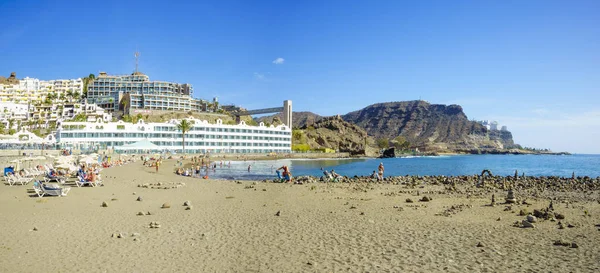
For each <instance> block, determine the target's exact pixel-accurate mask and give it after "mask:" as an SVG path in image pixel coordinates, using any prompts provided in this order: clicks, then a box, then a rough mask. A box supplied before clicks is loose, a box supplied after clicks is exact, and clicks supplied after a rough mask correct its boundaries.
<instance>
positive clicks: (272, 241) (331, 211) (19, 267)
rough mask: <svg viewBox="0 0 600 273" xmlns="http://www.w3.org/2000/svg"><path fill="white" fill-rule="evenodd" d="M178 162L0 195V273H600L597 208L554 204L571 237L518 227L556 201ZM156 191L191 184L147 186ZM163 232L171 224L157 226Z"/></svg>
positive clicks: (543, 225)
mask: <svg viewBox="0 0 600 273" xmlns="http://www.w3.org/2000/svg"><path fill="white" fill-rule="evenodd" d="M172 164H173V161H165V164H164V165H163V167H161V172H160V173H158V174H156V173H154V171H153V169H151V168H148V167H143V166H142V165H141V163H140V162H138V163H131V164H129V165H126V166H123V167H114V168H109V169H106V170H104V171H103V176H104V184H105V185H106V186H104V187H96V188H88V187H85V188H77V187H76V186H72V190H71V192H69V194H68V196H67V197H43V198H38V197H37V196H35V197H32V196H33V195H32V193H28V192H27V190H28V189H30V188H31V184H30V185H28V186H13V187H9V186H0V187H1V188H2V189H1V191H0V230H2V235H3V236H2V237H1V239H0V257H2V262H0V272H340V271H343V272H346V271H350V272H438V271H448V272H600V244H599V243H600V231H599V228H598V227H596V226H595V225H597V224H600V205H599V204H598V202H597V201H593V202H592V201H589V202H583V201H581V202H577V203H575V204H570V205H569V206H568V208H567V207H566V204H564V203H560V204H556V203H555V204H554V207H555V210H556V211H558V212H561V213H563V214H565V216H566V219H565V220H562V221H563V222H564V223H565V224H566V223H571V224H573V225H575V227H573V228H565V229H558V228H557V222H551V221H541V222H539V223H536V224H535V225H536V228H517V227H513V223H514V222H515V221H521V220H522V219H524V217H523V216H518V215H517V213H516V212H518V211H519V210H520V209H521V208H527V209H529V210H530V211H531V210H533V209H534V208H538V209H539V208H544V207H547V206H548V201H546V200H538V201H535V200H530V202H531V203H532V205H530V206H526V205H520V206H513V211H514V212H511V211H504V208H505V206H504V205H497V206H495V207H491V206H486V204H488V203H489V202H490V201H489V199H469V198H467V197H466V196H462V197H461V196H458V197H456V196H452V197H451V196H447V195H430V196H431V197H432V198H433V200H432V201H430V202H418V201H417V200H418V199H419V198H420V197H421V196H413V195H411V194H404V193H399V191H401V190H405V188H404V186H402V185H364V184H363V185H356V184H322V183H315V184H305V185H290V184H273V183H262V182H241V184H238V183H236V182H235V181H216V180H201V179H195V178H187V177H180V176H176V175H174V174H172V173H171V172H170V169H171V168H170V167H167V166H171V165H172ZM157 182H162V183H178V182H183V183H185V186H184V187H181V188H175V189H150V188H139V187H137V185H138V184H142V183H157ZM420 190H421V191H427V190H428V189H427V188H424V189H420ZM134 192H135V195H134ZM594 194H596V195H597V193H594ZM138 196H141V197H142V199H143V200H142V201H136V199H137V198H138ZM496 196H497V197H498V198H497V199H502V198H500V195H499V194H496ZM502 197H504V195H502ZM406 198H412V199H413V200H415V202H414V203H406V202H405V200H406ZM187 200H189V201H190V202H191V203H192V205H193V209H192V210H185V208H186V207H185V206H183V203H184V201H187ZM102 202H106V203H107V204H108V207H102V206H101V204H102ZM165 202H169V203H170V204H171V208H167V209H161V205H162V204H163V203H165ZM460 204H464V205H465V208H464V209H463V210H462V211H460V212H458V213H456V214H452V215H451V216H450V217H445V216H436V214H438V213H441V212H443V211H444V210H446V209H447V208H448V207H450V206H452V205H460ZM140 211H143V212H148V211H149V212H151V213H152V215H144V216H137V215H136V214H137V213H138V212H140ZM278 211H279V212H280V213H279V216H276V213H277V212H278ZM584 211H587V212H588V215H585V212H584ZM499 217H501V220H500V221H497V218H499ZM154 221H159V222H160V224H161V227H160V228H152V229H151V228H148V225H149V223H150V222H154ZM34 227H35V228H36V229H37V231H34V230H33V229H34ZM118 233H122V235H123V236H124V237H123V238H113V237H112V235H113V234H118ZM134 233H139V236H133V237H132V235H133V234H134ZM136 235H137V234H136ZM134 239H135V240H134ZM559 239H560V240H564V241H567V242H569V243H570V242H576V243H577V244H578V246H579V247H578V248H570V247H566V246H554V245H553V242H554V241H555V240H559ZM479 242H481V243H482V244H483V247H477V244H478V243H479Z"/></svg>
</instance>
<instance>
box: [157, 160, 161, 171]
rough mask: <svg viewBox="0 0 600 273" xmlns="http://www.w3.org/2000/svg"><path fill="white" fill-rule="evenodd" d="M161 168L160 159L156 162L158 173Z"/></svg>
mask: <svg viewBox="0 0 600 273" xmlns="http://www.w3.org/2000/svg"><path fill="white" fill-rule="evenodd" d="M159 166H160V159H159V160H156V172H158V167H159Z"/></svg>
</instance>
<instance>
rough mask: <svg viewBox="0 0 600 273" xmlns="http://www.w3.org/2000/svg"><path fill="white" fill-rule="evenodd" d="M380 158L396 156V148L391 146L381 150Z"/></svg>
mask: <svg viewBox="0 0 600 273" xmlns="http://www.w3.org/2000/svg"><path fill="white" fill-rule="evenodd" d="M381 157H382V158H392V157H396V148H394V147H392V148H389V149H386V150H384V151H383V154H382V155H381Z"/></svg>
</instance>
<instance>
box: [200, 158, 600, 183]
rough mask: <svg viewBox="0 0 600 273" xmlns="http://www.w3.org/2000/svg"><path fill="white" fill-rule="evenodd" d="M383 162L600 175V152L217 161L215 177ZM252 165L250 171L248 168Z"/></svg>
mask: <svg viewBox="0 0 600 273" xmlns="http://www.w3.org/2000/svg"><path fill="white" fill-rule="evenodd" d="M380 162H383V165H384V166H385V175H386V176H401V175H446V176H450V175H472V174H479V173H481V171H482V170H484V169H488V170H490V171H492V173H493V174H494V175H503V176H505V175H513V174H514V173H515V170H518V171H519V175H521V174H522V173H523V172H525V175H533V176H563V177H571V175H572V174H573V172H575V175H576V176H590V177H599V176H600V155H452V156H427V157H402V158H389V159H372V158H370V159H282V160H272V161H245V162H244V161H243V162H231V166H230V167H229V162H227V161H226V162H223V163H224V164H223V167H220V164H219V163H220V162H217V168H216V169H215V170H214V171H212V170H211V171H210V172H209V176H210V177H211V178H216V179H219V178H222V179H240V180H262V179H272V178H273V177H274V176H275V169H277V168H278V167H281V166H282V165H287V166H289V167H290V170H291V172H292V174H293V175H294V176H302V175H312V176H321V175H322V173H323V172H322V171H321V168H323V169H326V170H329V171H331V170H332V169H333V170H335V172H337V173H339V174H341V175H344V176H354V175H358V176H366V175H370V174H371V173H372V172H373V171H374V170H376V169H377V166H378V165H379V163H380ZM248 166H250V171H248Z"/></svg>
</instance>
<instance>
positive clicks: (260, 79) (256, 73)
mask: <svg viewBox="0 0 600 273" xmlns="http://www.w3.org/2000/svg"><path fill="white" fill-rule="evenodd" d="M254 78H255V79H257V80H259V81H264V80H266V79H267V77H265V74H262V73H258V72H254Z"/></svg>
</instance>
